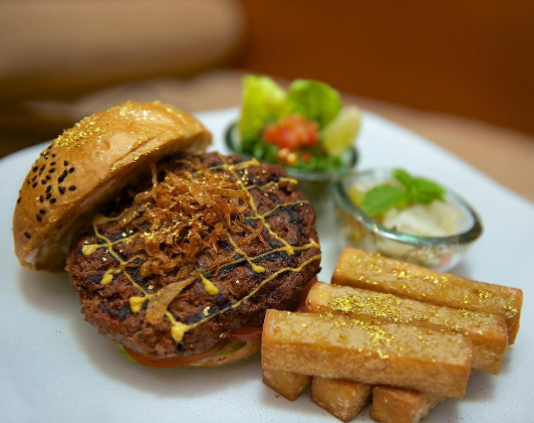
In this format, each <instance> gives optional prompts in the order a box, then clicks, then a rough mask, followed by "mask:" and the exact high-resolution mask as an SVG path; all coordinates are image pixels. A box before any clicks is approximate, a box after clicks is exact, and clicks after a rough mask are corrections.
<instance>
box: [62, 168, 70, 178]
mask: <svg viewBox="0 0 534 423" xmlns="http://www.w3.org/2000/svg"><path fill="white" fill-rule="evenodd" d="M68 174H69V172H68V171H67V170H65V171H64V172H63V173H62V174H61V176H63V178H66V177H67V175H68Z"/></svg>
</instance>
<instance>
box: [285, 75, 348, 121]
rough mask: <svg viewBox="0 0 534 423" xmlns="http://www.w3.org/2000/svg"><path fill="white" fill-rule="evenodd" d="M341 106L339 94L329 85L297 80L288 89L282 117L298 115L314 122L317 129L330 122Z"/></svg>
mask: <svg viewBox="0 0 534 423" xmlns="http://www.w3.org/2000/svg"><path fill="white" fill-rule="evenodd" d="M342 107H343V104H342V103H341V98H340V97H339V93H338V92H337V91H336V90H334V89H333V88H332V87H330V86H329V85H327V84H325V83H323V82H319V81H312V80H307V79H297V80H295V81H294V82H293V83H292V84H291V86H290V87H289V92H288V96H287V105H286V107H285V109H284V112H283V114H284V115H290V114H294V113H298V114H300V115H302V116H304V117H305V118H306V119H310V120H314V121H316V122H317V123H318V124H319V128H321V129H322V128H324V127H325V126H326V125H328V124H329V123H330V122H332V121H333V120H334V119H335V118H336V116H337V115H338V113H339V112H340V110H341V108H342Z"/></svg>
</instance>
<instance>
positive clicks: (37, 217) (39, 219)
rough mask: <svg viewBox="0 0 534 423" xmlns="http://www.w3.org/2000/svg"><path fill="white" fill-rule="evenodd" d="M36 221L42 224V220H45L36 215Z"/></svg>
mask: <svg viewBox="0 0 534 423" xmlns="http://www.w3.org/2000/svg"><path fill="white" fill-rule="evenodd" d="M35 217H36V219H37V220H38V221H39V222H40V221H41V220H43V218H42V217H41V216H39V215H38V214H36V215H35Z"/></svg>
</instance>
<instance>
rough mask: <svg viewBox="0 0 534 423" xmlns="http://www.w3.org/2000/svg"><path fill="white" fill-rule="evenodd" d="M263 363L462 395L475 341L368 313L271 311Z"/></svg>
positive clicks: (265, 327)
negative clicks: (352, 315) (376, 319)
mask: <svg viewBox="0 0 534 423" xmlns="http://www.w3.org/2000/svg"><path fill="white" fill-rule="evenodd" d="M262 365H263V368H264V369H267V370H286V371H289V372H295V373H299V374H307V375H312V376H321V377H325V378H330V379H348V380H353V381H358V382H363V383H369V384H388V385H391V386H396V387H401V388H409V389H415V390H417V391H422V392H433V393H436V394H440V395H444V396H453V397H457V398H460V397H462V396H463V395H464V393H465V387H466V384H467V380H468V378H469V373H470V370H471V341H470V340H469V338H467V337H465V336H463V335H461V334H458V333H453V332H444V331H440V330H436V329H431V328H425V327H419V326H409V325H405V324H400V323H380V324H376V323H374V322H373V321H372V319H368V318H365V317H360V318H358V319H355V318H346V317H342V316H335V318H329V317H327V316H324V315H322V314H316V313H290V312H282V311H277V310H267V314H266V317H265V323H264V325H263V336H262Z"/></svg>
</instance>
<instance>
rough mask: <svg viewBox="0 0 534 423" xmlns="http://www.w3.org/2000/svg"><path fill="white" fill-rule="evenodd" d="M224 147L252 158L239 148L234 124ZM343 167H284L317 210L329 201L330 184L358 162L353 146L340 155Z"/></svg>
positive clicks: (239, 139) (227, 134) (237, 132)
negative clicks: (323, 168)
mask: <svg viewBox="0 0 534 423" xmlns="http://www.w3.org/2000/svg"><path fill="white" fill-rule="evenodd" d="M225 142H226V146H227V147H228V149H229V150H230V152H231V153H232V154H239V155H240V156H243V157H245V158H246V159H251V158H252V157H253V156H252V155H251V154H249V153H246V152H244V151H243V150H242V148H241V138H240V136H239V131H238V128H237V124H236V123H232V124H231V125H230V126H229V127H228V129H227V130H226V134H225ZM341 159H342V162H343V166H342V167H340V168H338V169H336V170H335V171H328V172H324V171H311V170H307V169H301V168H298V167H293V166H284V169H285V170H286V171H287V174H288V175H289V177H290V178H294V179H296V180H297V181H299V185H298V190H299V191H300V192H302V193H303V194H304V195H305V196H306V197H307V198H308V199H309V200H310V201H311V202H312V204H313V205H314V206H315V208H316V211H318V210H317V209H320V208H323V206H324V203H325V202H326V201H329V200H330V201H331V198H330V192H331V189H330V188H331V184H332V182H334V181H336V180H338V179H339V178H341V177H342V176H343V175H346V174H348V173H349V172H350V171H351V169H352V168H354V166H355V165H356V163H357V162H358V152H357V150H356V148H354V147H353V146H351V147H349V148H347V149H346V150H345V151H344V152H343V153H342V155H341Z"/></svg>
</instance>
